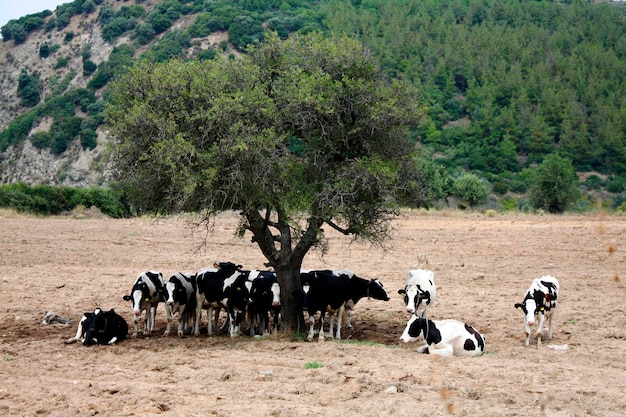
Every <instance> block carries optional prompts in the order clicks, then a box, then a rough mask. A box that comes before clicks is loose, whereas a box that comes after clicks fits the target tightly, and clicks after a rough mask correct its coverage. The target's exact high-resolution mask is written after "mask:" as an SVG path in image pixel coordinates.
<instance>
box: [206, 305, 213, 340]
mask: <svg viewBox="0 0 626 417" xmlns="http://www.w3.org/2000/svg"><path fill="white" fill-rule="evenodd" d="M214 310H215V309H214V308H213V307H211V306H209V308H208V309H207V321H208V323H207V331H206V332H207V335H209V336H213V313H214Z"/></svg>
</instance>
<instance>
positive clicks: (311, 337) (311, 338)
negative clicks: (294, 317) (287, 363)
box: [307, 313, 315, 342]
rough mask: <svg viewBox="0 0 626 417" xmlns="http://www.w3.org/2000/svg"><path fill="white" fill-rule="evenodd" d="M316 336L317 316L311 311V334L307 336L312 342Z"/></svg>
mask: <svg viewBox="0 0 626 417" xmlns="http://www.w3.org/2000/svg"><path fill="white" fill-rule="evenodd" d="M314 336H315V316H314V315H311V313H309V335H308V336H307V340H308V341H309V342H310V341H312V340H313V337H314Z"/></svg>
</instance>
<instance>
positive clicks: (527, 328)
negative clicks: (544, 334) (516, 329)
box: [524, 319, 532, 346]
mask: <svg viewBox="0 0 626 417" xmlns="http://www.w3.org/2000/svg"><path fill="white" fill-rule="evenodd" d="M524 331H525V332H526V341H525V342H524V346H528V345H530V334H531V333H532V329H531V328H530V326H529V325H528V323H526V319H524Z"/></svg>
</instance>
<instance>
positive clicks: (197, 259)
mask: <svg viewBox="0 0 626 417" xmlns="http://www.w3.org/2000/svg"><path fill="white" fill-rule="evenodd" d="M0 216H1V217H0V280H1V287H0V415H6V416H96V415H98V416H130V415H135V416H152V415H163V416H208V415H217V416H231V415H237V416H299V417H300V416H356V415H359V416H411V417H416V416H437V415H447V414H451V415H459V416H494V417H496V416H497V417H500V416H541V415H545V416H551V417H552V416H601V417H613V416H614V417H618V416H619V417H622V416H624V415H625V413H626V394H625V393H626V340H625V339H626V314H625V309H626V287H625V285H624V279H623V276H624V273H625V271H624V266H625V265H626V255H625V249H626V248H625V247H624V238H625V237H626V217H613V216H606V217H605V216H599V215H595V216H594V215H589V216H549V215H546V216H526V215H520V214H517V215H496V216H495V217H488V216H484V215H482V214H479V213H463V214H459V213H446V212H441V213H437V214H430V213H416V212H413V213H410V212H407V213H405V214H404V215H403V216H402V217H401V218H399V219H398V220H397V221H396V222H395V223H394V225H395V229H396V231H395V233H394V234H393V235H392V237H391V239H390V240H389V242H388V247H389V248H388V249H387V250H386V251H384V250H382V249H380V248H378V247H372V246H370V245H368V244H365V243H361V242H353V243H350V239H349V238H348V237H344V236H340V235H337V234H334V233H329V234H328V237H329V252H328V254H327V255H326V256H324V257H321V256H320V255H319V254H317V253H315V252H312V253H310V254H309V255H307V258H306V260H305V263H304V267H305V268H308V269H322V268H324V269H336V268H347V269H351V270H352V271H354V272H355V273H356V274H358V275H359V276H362V277H365V278H373V277H378V278H380V279H381V281H382V282H383V283H384V285H385V287H386V288H387V290H388V292H389V294H390V296H391V300H390V301H388V302H382V301H376V300H368V299H363V300H361V301H360V302H359V304H357V306H356V307H355V310H354V313H353V316H352V324H353V326H354V328H353V329H352V330H349V329H345V330H344V331H343V340H342V341H332V340H327V341H326V342H321V343H320V342H306V341H304V340H303V339H302V338H298V337H288V336H285V335H282V336H270V337H265V338H261V339H258V338H257V339H254V338H250V337H248V336H240V337H238V338H232V339H231V338H230V337H227V336H212V337H208V336H207V335H206V334H202V335H200V336H199V337H193V336H185V337H182V338H179V337H177V336H175V335H171V336H168V337H163V336H162V332H163V330H164V329H165V324H166V319H165V311H164V309H163V307H162V306H161V307H160V308H159V311H158V312H157V329H158V330H157V332H156V334H153V335H152V336H149V337H143V336H141V335H140V336H139V337H138V338H135V339H127V340H125V341H123V342H122V343H120V344H118V345H114V346H93V347H84V346H82V345H81V344H72V345H66V344H65V343H64V341H65V339H67V338H69V337H71V336H73V335H74V334H75V332H76V325H77V323H78V320H79V319H80V317H81V315H82V313H83V312H85V311H90V310H92V309H93V308H94V307H96V306H100V307H102V308H105V309H110V308H114V309H115V310H116V311H117V312H119V313H120V314H122V315H123V316H124V317H125V318H126V319H127V321H128V322H129V324H131V323H132V322H131V311H130V305H129V304H128V303H127V302H125V301H123V300H122V296H123V295H124V294H127V293H128V292H129V291H130V287H131V286H132V283H133V282H134V280H135V278H136V276H137V275H138V274H139V273H140V272H141V271H144V270H147V269H158V270H160V271H162V272H163V273H164V275H165V276H166V278H167V277H169V276H170V275H171V274H172V273H174V272H176V271H197V270H199V269H200V268H202V267H205V266H208V265H210V264H212V262H213V261H215V260H229V261H235V262H237V263H240V264H242V265H244V267H245V268H248V269H253V268H262V266H263V262H264V261H265V260H264V259H263V257H262V255H261V253H260V251H259V250H258V248H257V247H256V246H255V245H254V244H252V243H250V236H246V237H244V239H238V238H236V237H235V236H234V231H235V230H236V228H237V217H236V216H235V215H233V214H224V215H221V216H219V217H218V218H217V221H216V223H215V226H214V231H212V232H211V233H209V234H208V235H206V238H207V245H206V246H205V247H202V246H201V245H202V243H203V240H204V238H205V233H203V232H202V231H201V230H197V229H193V228H191V227H190V226H189V224H188V223H187V221H186V220H183V219H180V218H165V219H144V218H142V219H131V220H127V219H125V220H112V219H108V218H105V217H102V216H90V215H87V216H74V217H72V216H67V217H55V218H34V217H25V216H20V215H16V214H14V213H11V212H2V213H0ZM416 267H426V268H429V269H432V270H433V271H434V273H435V280H436V283H437V287H438V294H437V296H438V298H437V300H436V302H435V304H434V305H433V307H432V308H431V310H430V315H431V317H432V318H435V319H439V318H455V319H459V320H463V321H465V322H467V323H469V324H472V325H473V326H474V327H476V328H477V329H478V330H479V331H481V332H482V333H483V334H485V335H486V339H487V353H486V354H485V355H483V356H481V357H478V358H459V357H451V358H437V357H435V356H432V355H421V354H418V353H417V352H416V348H417V344H403V343H402V342H400V341H399V340H398V338H399V336H400V334H401V333H402V331H403V329H404V326H405V323H406V320H407V318H408V317H407V314H406V313H405V311H404V309H403V303H402V299H401V297H400V295H398V293H397V290H398V289H399V288H401V287H402V286H403V284H404V277H405V274H406V271H407V270H409V269H413V268H416ZM545 274H552V275H555V276H557V277H558V278H559V280H560V283H561V295H560V300H559V305H558V308H557V312H556V316H555V321H554V338H553V339H552V340H547V339H544V343H543V347H542V348H541V349H537V348H536V347H535V346H534V345H533V344H534V340H533V341H532V342H531V346H530V347H525V346H524V338H525V336H524V328H523V323H522V313H520V312H519V311H518V310H516V309H515V308H514V307H513V305H514V304H515V303H516V302H521V300H522V298H523V296H524V293H525V291H526V289H527V288H528V286H529V285H530V281H531V280H532V279H533V278H535V277H540V276H542V275H545ZM46 310H53V311H55V312H56V313H58V314H60V315H62V316H65V317H68V318H70V319H71V320H72V323H71V324H70V325H63V324H53V325H45V324H42V319H43V314H44V312H45V311H46ZM174 334H175V333H174ZM550 345H552V346H550ZM554 347H557V348H561V349H554ZM316 366H317V367H316Z"/></svg>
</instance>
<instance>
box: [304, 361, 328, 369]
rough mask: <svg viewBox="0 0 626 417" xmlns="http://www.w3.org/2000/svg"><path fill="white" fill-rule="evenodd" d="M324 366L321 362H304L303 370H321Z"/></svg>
mask: <svg viewBox="0 0 626 417" xmlns="http://www.w3.org/2000/svg"><path fill="white" fill-rule="evenodd" d="M323 367H324V364H323V363H321V362H315V361H313V362H306V363H305V364H304V369H319V368H323Z"/></svg>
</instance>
